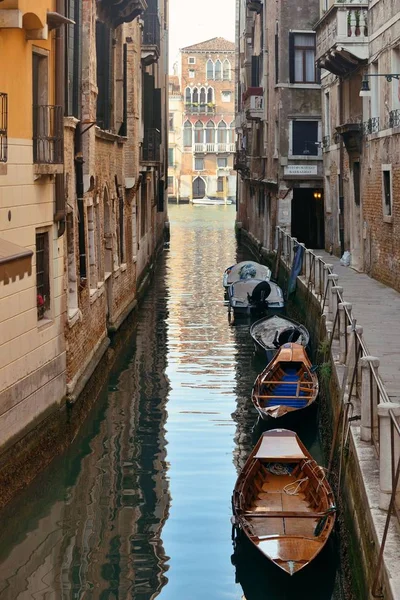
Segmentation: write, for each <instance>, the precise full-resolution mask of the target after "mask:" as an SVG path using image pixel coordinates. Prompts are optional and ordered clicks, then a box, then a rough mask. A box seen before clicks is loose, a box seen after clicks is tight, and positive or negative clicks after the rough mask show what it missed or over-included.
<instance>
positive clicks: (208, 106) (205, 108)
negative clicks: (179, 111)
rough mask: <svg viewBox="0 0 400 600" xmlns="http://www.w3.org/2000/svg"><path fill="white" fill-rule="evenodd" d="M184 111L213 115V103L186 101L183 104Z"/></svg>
mask: <svg viewBox="0 0 400 600" xmlns="http://www.w3.org/2000/svg"><path fill="white" fill-rule="evenodd" d="M185 112H186V113H189V114H191V115H214V114H215V104H213V103H212V102H208V103H204V104H203V103H201V104H198V103H197V102H195V103H188V104H185Z"/></svg>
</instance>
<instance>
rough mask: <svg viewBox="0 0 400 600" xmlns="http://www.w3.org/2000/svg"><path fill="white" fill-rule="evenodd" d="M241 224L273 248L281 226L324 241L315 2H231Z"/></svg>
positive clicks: (316, 243)
mask: <svg viewBox="0 0 400 600" xmlns="http://www.w3.org/2000/svg"><path fill="white" fill-rule="evenodd" d="M236 7H237V18H236V40H237V42H236V43H237V47H238V48H239V54H238V59H237V65H236V78H237V107H236V112H237V118H236V126H237V129H236V130H237V136H238V138H237V152H236V159H235V165H236V169H237V171H238V172H239V178H238V195H237V196H238V205H237V207H238V214H237V221H238V224H239V226H241V227H243V228H244V229H245V230H246V231H248V232H249V233H251V234H252V235H253V236H254V237H255V239H256V241H257V243H258V244H261V245H263V246H264V247H266V248H267V249H269V250H271V248H272V247H273V245H274V239H275V235H274V234H275V227H276V226H277V225H280V226H282V227H284V228H285V229H286V230H287V231H288V232H291V233H292V235H293V236H295V237H297V238H298V239H299V240H300V241H302V242H304V243H305V244H307V245H308V246H310V247H314V248H321V247H323V246H324V222H323V215H324V212H323V193H322V183H323V180H322V177H323V168H322V150H321V92H320V82H319V72H318V69H316V66H315V32H314V31H313V25H314V24H315V22H316V21H317V19H318V15H319V1H318V0H311V1H310V2H306V1H305V0H300V1H298V2H293V1H287V0H285V1H284V0H278V1H277V2H273V3H267V2H266V1H262V0H237V2H236Z"/></svg>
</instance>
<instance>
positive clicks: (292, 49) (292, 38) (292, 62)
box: [289, 30, 318, 85]
mask: <svg viewBox="0 0 400 600" xmlns="http://www.w3.org/2000/svg"><path fill="white" fill-rule="evenodd" d="M296 35H298V36H299V35H305V36H309V37H311V36H312V37H313V39H314V45H313V46H296ZM311 49H313V50H314V60H313V65H314V78H313V81H307V80H306V74H307V68H306V67H307V59H306V51H307V50H311ZM296 50H301V51H302V54H303V61H302V63H303V79H301V80H298V79H296ZM316 52H317V39H316V34H315V31H310V30H292V31H290V32H289V81H290V83H293V84H297V85H315V84H317V83H318V71H317V66H316V64H315V59H316Z"/></svg>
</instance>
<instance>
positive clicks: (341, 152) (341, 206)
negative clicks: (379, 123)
mask: <svg viewBox="0 0 400 600" xmlns="http://www.w3.org/2000/svg"><path fill="white" fill-rule="evenodd" d="M339 124H340V125H343V79H342V77H339ZM339 169H340V176H339V211H340V212H339V240H340V256H342V255H343V252H344V192H343V175H344V172H343V171H344V144H343V138H342V136H340V145H339Z"/></svg>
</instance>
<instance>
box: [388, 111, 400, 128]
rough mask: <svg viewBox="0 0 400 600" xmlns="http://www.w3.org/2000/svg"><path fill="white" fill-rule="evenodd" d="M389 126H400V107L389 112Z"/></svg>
mask: <svg viewBox="0 0 400 600" xmlns="http://www.w3.org/2000/svg"><path fill="white" fill-rule="evenodd" d="M389 127H400V109H399V108H396V110H391V111H390V113H389Z"/></svg>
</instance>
